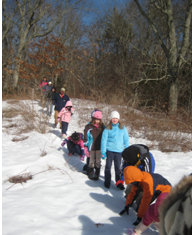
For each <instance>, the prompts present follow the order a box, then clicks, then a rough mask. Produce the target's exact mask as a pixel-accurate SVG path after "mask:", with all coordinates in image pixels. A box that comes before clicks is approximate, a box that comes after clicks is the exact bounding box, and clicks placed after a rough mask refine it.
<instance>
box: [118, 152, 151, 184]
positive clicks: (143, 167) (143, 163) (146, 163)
mask: <svg viewBox="0 0 192 235" xmlns="http://www.w3.org/2000/svg"><path fill="white" fill-rule="evenodd" d="M149 158H150V159H149ZM149 164H151V166H150V165H149ZM127 166H129V165H128V164H127V163H126V161H123V164H122V168H121V180H122V181H124V175H123V171H124V169H125V167H127ZM138 168H139V169H140V170H141V171H145V172H149V173H153V172H154V170H155V159H154V157H153V154H152V153H150V152H149V156H147V157H146V158H145V159H144V160H143V161H141V165H139V166H138Z"/></svg>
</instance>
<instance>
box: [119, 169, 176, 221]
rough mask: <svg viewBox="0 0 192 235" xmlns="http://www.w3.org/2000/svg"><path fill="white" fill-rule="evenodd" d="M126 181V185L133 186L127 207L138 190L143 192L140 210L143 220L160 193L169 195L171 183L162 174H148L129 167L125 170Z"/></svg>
mask: <svg viewBox="0 0 192 235" xmlns="http://www.w3.org/2000/svg"><path fill="white" fill-rule="evenodd" d="M123 174H124V179H125V183H126V184H132V185H133V186H132V189H131V192H130V193H129V195H128V197H127V199H126V205H131V204H132V202H133V200H134V198H135V195H136V194H137V192H138V190H140V191H141V190H142V191H143V196H142V199H141V204H140V206H139V210H138V215H137V216H138V217H140V218H143V216H144V215H145V212H146V211H147V208H148V207H149V205H150V203H152V202H153V201H154V200H155V199H156V198H157V197H158V196H159V194H160V193H169V192H170V190H171V184H170V182H169V181H168V180H167V179H165V178H164V177H163V176H161V175H160V174H155V173H151V174H150V173H148V172H145V171H141V170H139V169H138V168H137V167H135V166H127V167H126V168H125V169H124V172H123Z"/></svg>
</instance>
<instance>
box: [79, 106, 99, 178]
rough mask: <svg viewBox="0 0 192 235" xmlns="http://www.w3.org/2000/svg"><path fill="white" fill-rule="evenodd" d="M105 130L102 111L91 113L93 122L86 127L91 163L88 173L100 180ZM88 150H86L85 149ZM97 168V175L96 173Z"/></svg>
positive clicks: (85, 139) (85, 133) (86, 142)
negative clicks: (102, 139) (102, 141)
mask: <svg viewBox="0 0 192 235" xmlns="http://www.w3.org/2000/svg"><path fill="white" fill-rule="evenodd" d="M103 130H104V125H103V123H102V113H101V111H100V110H98V109H97V110H94V111H93V112H92V114H91V122H90V123H88V124H87V125H86V126H85V129H84V139H83V141H84V146H85V149H86V148H87V149H88V151H89V165H88V169H87V174H88V177H89V179H94V180H98V179H99V175H100V168H101V137H102V133H103ZM85 152H86V150H85ZM94 168H95V170H96V171H95V175H94Z"/></svg>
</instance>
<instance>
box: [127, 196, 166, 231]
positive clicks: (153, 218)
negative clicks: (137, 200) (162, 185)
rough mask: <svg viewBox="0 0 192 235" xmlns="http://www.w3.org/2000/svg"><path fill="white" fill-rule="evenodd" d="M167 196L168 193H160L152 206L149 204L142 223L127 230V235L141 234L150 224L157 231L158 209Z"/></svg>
mask: <svg viewBox="0 0 192 235" xmlns="http://www.w3.org/2000/svg"><path fill="white" fill-rule="evenodd" d="M167 195H168V193H161V194H160V195H159V196H158V197H157V200H156V202H155V203H154V204H151V205H150V206H149V207H148V209H147V211H146V213H145V215H144V217H143V219H142V221H141V222H140V223H139V224H138V225H137V226H136V227H135V228H130V229H128V234H129V235H140V234H141V233H142V232H144V231H145V230H146V229H147V228H148V227H149V226H150V225H151V224H153V225H154V227H155V228H156V229H157V230H158V231H159V212H158V208H159V206H160V205H161V203H162V202H163V200H164V199H165V197H166V196H167Z"/></svg>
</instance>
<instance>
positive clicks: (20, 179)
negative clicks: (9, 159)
mask: <svg viewBox="0 0 192 235" xmlns="http://www.w3.org/2000/svg"><path fill="white" fill-rule="evenodd" d="M32 178H33V177H32V175H31V174H30V173H24V174H21V175H15V176H12V177H10V178H9V179H8V180H7V181H9V182H10V183H13V184H22V183H26V182H27V181H28V180H31V179H32Z"/></svg>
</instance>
